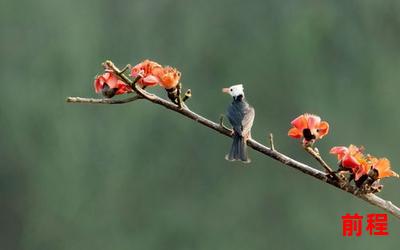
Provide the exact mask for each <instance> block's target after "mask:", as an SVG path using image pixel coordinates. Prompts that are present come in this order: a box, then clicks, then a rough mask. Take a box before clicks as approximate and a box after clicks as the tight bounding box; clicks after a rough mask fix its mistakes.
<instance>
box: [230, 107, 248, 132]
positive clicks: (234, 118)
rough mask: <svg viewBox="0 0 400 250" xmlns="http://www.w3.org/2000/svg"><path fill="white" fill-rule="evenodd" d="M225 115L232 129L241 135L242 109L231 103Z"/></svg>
mask: <svg viewBox="0 0 400 250" xmlns="http://www.w3.org/2000/svg"><path fill="white" fill-rule="evenodd" d="M227 117H228V120H229V122H230V123H231V125H232V128H233V130H234V131H235V132H236V133H238V134H239V135H242V128H243V127H242V121H243V117H244V113H243V110H242V109H241V108H240V107H239V106H238V105H235V104H231V105H229V107H228V112H227Z"/></svg>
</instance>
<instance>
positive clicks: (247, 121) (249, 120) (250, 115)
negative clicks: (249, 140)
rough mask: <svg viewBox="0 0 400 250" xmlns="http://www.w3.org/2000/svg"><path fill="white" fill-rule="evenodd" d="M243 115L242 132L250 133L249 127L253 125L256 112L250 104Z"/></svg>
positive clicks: (244, 133)
mask: <svg viewBox="0 0 400 250" xmlns="http://www.w3.org/2000/svg"><path fill="white" fill-rule="evenodd" d="M243 113H244V116H243V120H242V133H243V135H246V136H247V135H248V134H249V133H250V130H251V127H252V126H253V121H254V117H255V115H256V112H255V110H254V108H253V107H251V106H250V105H249V106H248V107H246V109H245V110H244V112H243Z"/></svg>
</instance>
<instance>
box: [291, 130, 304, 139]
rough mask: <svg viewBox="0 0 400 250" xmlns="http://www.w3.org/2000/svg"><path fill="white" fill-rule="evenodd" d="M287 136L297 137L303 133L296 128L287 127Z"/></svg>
mask: <svg viewBox="0 0 400 250" xmlns="http://www.w3.org/2000/svg"><path fill="white" fill-rule="evenodd" d="M288 136H290V137H292V138H296V139H299V138H301V137H302V136H303V133H302V132H301V131H300V130H298V129H297V128H291V129H289V132H288Z"/></svg>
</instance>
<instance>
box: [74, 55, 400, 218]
mask: <svg viewBox="0 0 400 250" xmlns="http://www.w3.org/2000/svg"><path fill="white" fill-rule="evenodd" d="M106 64H107V65H108V66H110V68H112V69H113V70H114V71H115V72H116V73H117V74H118V75H119V76H120V77H121V79H122V80H124V81H126V82H127V83H129V84H132V83H133V81H132V80H130V79H129V78H128V77H126V76H125V75H124V74H123V72H122V71H121V70H119V69H118V68H117V67H116V66H115V65H114V64H113V63H112V62H111V61H107V62H106ZM133 89H134V91H135V92H136V94H137V95H136V96H134V97H131V98H127V99H122V100H115V101H114V100H110V99H88V98H79V97H68V98H67V102H70V103H98V104H121V103H127V102H132V101H135V100H137V99H146V100H148V101H150V102H152V103H155V104H158V105H160V106H163V107H165V108H167V109H169V110H172V111H175V112H177V113H180V114H181V115H183V116H186V117H187V118H189V119H192V120H194V121H196V122H198V123H200V124H202V125H204V126H206V127H208V128H210V129H213V130H214V131H216V132H219V133H221V134H223V135H225V136H228V137H232V134H233V133H232V130H231V129H228V128H226V127H225V126H222V125H221V123H220V124H218V123H215V122H213V121H210V120H208V119H207V118H205V117H203V116H201V115H199V114H197V113H195V112H193V111H191V110H190V109H189V108H187V107H179V106H178V105H176V104H174V103H172V102H169V101H167V100H164V99H162V98H160V97H158V96H157V95H154V94H151V93H148V92H147V91H145V90H143V89H141V88H139V87H138V86H135V85H133ZM247 145H248V146H249V147H250V148H252V149H254V150H256V151H258V152H260V153H262V154H264V155H267V156H268V157H270V158H272V159H274V160H276V161H279V162H281V163H283V164H284V165H286V166H289V167H292V168H294V169H296V170H299V171H301V172H303V173H305V174H307V175H310V176H312V177H314V178H316V179H318V180H320V181H323V182H325V183H328V184H330V185H332V186H334V187H336V188H338V189H341V190H343V191H345V192H348V193H350V194H352V195H354V196H356V197H358V198H360V199H362V200H364V201H366V202H368V203H370V204H372V205H374V206H376V207H378V208H381V209H383V210H384V211H386V212H388V213H391V214H392V215H394V216H395V217H396V218H398V219H400V208H399V207H397V206H395V205H394V204H393V203H392V202H391V201H388V200H384V199H382V198H380V197H379V196H376V195H374V194H363V193H360V192H357V189H356V188H355V187H353V186H351V185H350V184H349V183H344V182H342V181H341V180H340V179H335V178H331V177H329V175H327V174H326V173H324V172H322V171H320V170H317V169H315V168H313V167H311V166H309V165H306V164H304V163H301V162H298V161H296V160H294V159H292V158H290V157H289V156H287V155H285V154H283V153H281V152H279V151H277V150H276V149H271V148H269V147H266V146H264V145H263V144H261V143H259V142H257V141H256V140H254V139H249V140H247ZM317 160H318V159H317Z"/></svg>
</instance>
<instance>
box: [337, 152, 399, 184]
mask: <svg viewBox="0 0 400 250" xmlns="http://www.w3.org/2000/svg"><path fill="white" fill-rule="evenodd" d="M363 151H364V148H362V147H357V146H354V145H350V146H349V147H344V146H339V147H333V148H332V149H331V151H330V153H331V154H335V155H337V157H338V160H339V167H340V169H341V170H345V171H349V172H350V173H351V174H352V178H354V180H355V182H356V184H357V185H358V186H360V185H362V184H363V183H364V182H365V180H366V179H368V178H371V179H372V180H378V179H382V178H385V177H391V176H394V177H399V175H398V174H397V173H396V172H394V171H393V170H391V167H390V161H389V160H388V159H386V158H377V157H374V156H372V155H370V154H364V153H363Z"/></svg>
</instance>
